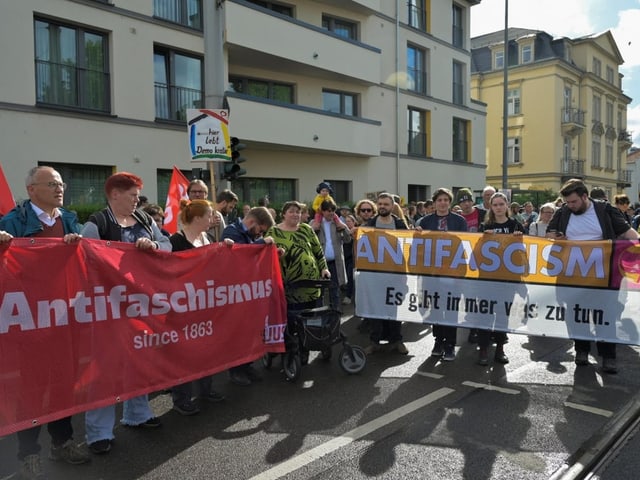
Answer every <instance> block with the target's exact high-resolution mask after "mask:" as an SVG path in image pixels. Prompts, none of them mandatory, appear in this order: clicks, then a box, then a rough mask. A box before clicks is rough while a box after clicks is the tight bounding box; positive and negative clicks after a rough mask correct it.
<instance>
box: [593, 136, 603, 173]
mask: <svg viewBox="0 0 640 480" xmlns="http://www.w3.org/2000/svg"><path fill="white" fill-rule="evenodd" d="M591 167H592V168H597V169H600V168H602V167H600V138H599V137H593V140H592V141H591Z"/></svg>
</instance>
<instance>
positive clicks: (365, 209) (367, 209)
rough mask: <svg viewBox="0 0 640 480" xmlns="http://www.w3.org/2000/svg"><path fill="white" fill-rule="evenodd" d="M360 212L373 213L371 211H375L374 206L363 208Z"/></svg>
mask: <svg viewBox="0 0 640 480" xmlns="http://www.w3.org/2000/svg"><path fill="white" fill-rule="evenodd" d="M360 212H365V213H371V212H373V209H372V208H361V209H360Z"/></svg>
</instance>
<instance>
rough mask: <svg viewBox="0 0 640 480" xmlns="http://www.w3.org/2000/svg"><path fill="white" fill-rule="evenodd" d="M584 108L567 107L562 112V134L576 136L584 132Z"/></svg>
mask: <svg viewBox="0 0 640 480" xmlns="http://www.w3.org/2000/svg"><path fill="white" fill-rule="evenodd" d="M584 113H585V112H584V110H578V109H577V108H569V107H565V108H563V109H562V110H561V113H560V124H561V126H562V135H563V136H569V137H575V136H576V135H580V134H581V133H582V132H584V129H585V123H584Z"/></svg>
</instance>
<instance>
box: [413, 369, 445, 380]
mask: <svg viewBox="0 0 640 480" xmlns="http://www.w3.org/2000/svg"><path fill="white" fill-rule="evenodd" d="M416 375H420V376H421V377H427V378H435V379H436V380H440V379H441V378H442V377H444V375H440V374H439V373H431V372H421V371H420V370H418V371H417V372H416Z"/></svg>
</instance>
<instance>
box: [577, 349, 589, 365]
mask: <svg viewBox="0 0 640 480" xmlns="http://www.w3.org/2000/svg"><path fill="white" fill-rule="evenodd" d="M575 362H576V365H580V366H583V365H589V352H576V360H575Z"/></svg>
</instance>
